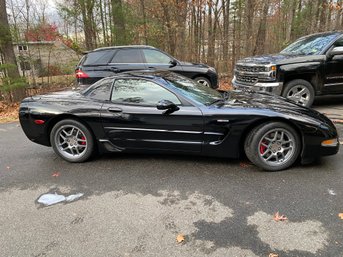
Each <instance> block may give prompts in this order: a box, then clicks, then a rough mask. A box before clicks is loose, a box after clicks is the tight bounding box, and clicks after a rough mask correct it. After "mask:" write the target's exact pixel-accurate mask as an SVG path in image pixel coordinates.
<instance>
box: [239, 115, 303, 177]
mask: <svg viewBox="0 0 343 257" xmlns="http://www.w3.org/2000/svg"><path fill="white" fill-rule="evenodd" d="M300 150H301V142H300V137H299V135H298V133H297V132H296V131H295V130H294V129H293V128H292V127H291V126H289V125H287V124H285V123H283V122H270V123H264V124H262V125H260V126H258V127H256V128H254V129H252V130H251V131H250V133H249V134H248V136H247V138H246V140H245V143H244V151H245V154H246V156H247V157H248V159H249V160H250V161H251V162H252V163H254V164H255V165H256V166H258V167H260V168H262V169H264V170H266V171H279V170H284V169H287V168H288V167H290V166H291V165H293V164H294V162H295V161H296V160H297V158H298V156H299V154H300Z"/></svg>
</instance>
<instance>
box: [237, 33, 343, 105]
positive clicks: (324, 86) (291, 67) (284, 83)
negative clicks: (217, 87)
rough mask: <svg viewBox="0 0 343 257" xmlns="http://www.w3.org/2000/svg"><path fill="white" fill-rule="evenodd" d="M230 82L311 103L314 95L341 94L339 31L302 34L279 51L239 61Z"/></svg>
mask: <svg viewBox="0 0 343 257" xmlns="http://www.w3.org/2000/svg"><path fill="white" fill-rule="evenodd" d="M234 75H235V76H234V79H233V81H232V82H233V85H234V87H235V88H237V89H250V90H255V91H267V92H271V93H274V94H278V95H282V96H284V97H286V98H288V99H290V100H293V101H295V102H297V103H298V104H301V105H305V106H311V105H312V103H313V100H314V97H315V96H317V95H329V94H342V93H343V32H340V31H333V32H326V33H318V34H313V35H309V36H306V37H302V38H300V39H298V40H297V41H295V42H294V43H293V44H291V45H289V46H288V47H287V48H285V49H284V50H283V51H281V52H280V53H279V54H275V55H264V56H253V57H247V58H245V59H242V60H239V61H238V62H237V64H236V66H235V71H234Z"/></svg>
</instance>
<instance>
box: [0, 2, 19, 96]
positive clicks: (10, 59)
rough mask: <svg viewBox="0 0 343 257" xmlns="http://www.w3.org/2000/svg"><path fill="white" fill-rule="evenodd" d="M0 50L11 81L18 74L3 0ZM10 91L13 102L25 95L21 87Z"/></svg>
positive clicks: (0, 18)
mask: <svg viewBox="0 0 343 257" xmlns="http://www.w3.org/2000/svg"><path fill="white" fill-rule="evenodd" d="M0 52H1V54H2V55H3V61H4V64H6V65H7V66H8V67H7V69H6V75H7V77H8V79H9V83H13V81H14V80H16V79H19V78H20V74H19V71H18V67H17V61H16V57H15V54H14V50H13V44H12V37H11V32H10V27H9V24H8V17H7V11H6V1H5V0H0ZM10 93H11V94H12V97H10V100H12V101H14V102H18V101H20V100H22V99H23V98H24V97H25V89H24V88H23V87H21V88H15V89H13V90H11V92H10Z"/></svg>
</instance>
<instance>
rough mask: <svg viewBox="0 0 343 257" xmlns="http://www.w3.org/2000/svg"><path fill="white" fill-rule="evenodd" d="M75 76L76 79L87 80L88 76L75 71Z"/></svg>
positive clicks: (80, 71)
mask: <svg viewBox="0 0 343 257" xmlns="http://www.w3.org/2000/svg"><path fill="white" fill-rule="evenodd" d="M75 76H76V78H77V79H82V78H89V76H88V74H87V73H85V72H83V71H82V70H76V71H75Z"/></svg>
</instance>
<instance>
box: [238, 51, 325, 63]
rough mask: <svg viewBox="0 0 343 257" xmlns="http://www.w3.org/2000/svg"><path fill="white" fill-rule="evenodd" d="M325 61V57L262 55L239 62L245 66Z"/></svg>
mask: <svg viewBox="0 0 343 257" xmlns="http://www.w3.org/2000/svg"><path fill="white" fill-rule="evenodd" d="M323 60H325V56H324V55H287V54H281V53H280V54H274V55H272V54H271V55H260V56H252V57H247V58H244V59H242V60H239V61H238V62H237V64H238V65H245V64H261V65H269V64H276V65H282V64H293V63H303V62H321V61H323Z"/></svg>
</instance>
